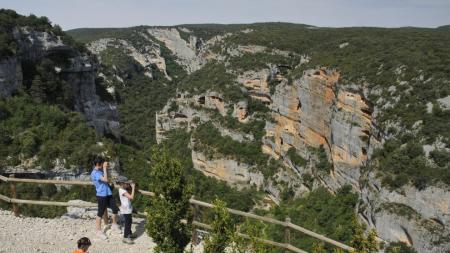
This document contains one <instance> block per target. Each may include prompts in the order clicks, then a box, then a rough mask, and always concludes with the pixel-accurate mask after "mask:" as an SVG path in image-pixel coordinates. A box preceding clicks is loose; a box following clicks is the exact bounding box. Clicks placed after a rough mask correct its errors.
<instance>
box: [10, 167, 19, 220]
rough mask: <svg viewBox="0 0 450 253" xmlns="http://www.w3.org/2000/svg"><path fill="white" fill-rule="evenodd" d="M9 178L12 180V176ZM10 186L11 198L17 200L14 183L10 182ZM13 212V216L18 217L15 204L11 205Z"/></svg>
mask: <svg viewBox="0 0 450 253" xmlns="http://www.w3.org/2000/svg"><path fill="white" fill-rule="evenodd" d="M9 177H10V178H14V174H11V175H9ZM10 186H11V198H13V199H17V189H16V182H10ZM12 205H13V212H14V216H16V217H19V214H20V213H19V205H17V204H16V203H13V204H12Z"/></svg>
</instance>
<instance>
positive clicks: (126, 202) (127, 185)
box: [117, 177, 136, 244]
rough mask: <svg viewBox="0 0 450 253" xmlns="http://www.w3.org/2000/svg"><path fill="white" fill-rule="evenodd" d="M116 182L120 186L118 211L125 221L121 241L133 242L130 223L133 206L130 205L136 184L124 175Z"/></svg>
mask: <svg viewBox="0 0 450 253" xmlns="http://www.w3.org/2000/svg"><path fill="white" fill-rule="evenodd" d="M117 184H118V185H119V186H120V188H119V196H120V213H121V214H122V216H123V218H124V221H125V222H124V223H125V226H124V227H125V228H124V231H123V240H122V241H123V242H124V243H128V244H133V243H134V242H133V240H132V239H133V238H135V236H134V235H133V234H132V233H131V224H132V222H133V218H132V213H133V207H132V206H131V200H132V199H133V198H134V192H135V188H136V185H135V184H134V183H133V181H130V180H128V179H127V178H125V177H120V178H119V179H118V180H117Z"/></svg>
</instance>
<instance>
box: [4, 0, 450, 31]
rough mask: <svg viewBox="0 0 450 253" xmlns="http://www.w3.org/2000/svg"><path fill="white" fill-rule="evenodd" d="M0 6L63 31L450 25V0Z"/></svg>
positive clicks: (135, 0) (69, 1)
mask: <svg viewBox="0 0 450 253" xmlns="http://www.w3.org/2000/svg"><path fill="white" fill-rule="evenodd" d="M0 8H7V9H13V10H15V11H17V12H18V13H20V14H24V15H29V14H30V13H33V14H35V15H37V16H47V17H48V18H49V19H50V20H51V21H52V22H53V23H54V24H59V25H60V26H61V27H62V28H63V29H64V30H68V29H74V28H81V27H129V26H137V25H178V24H199V23H222V24H232V23H254V22H292V23H302V24H309V25H315V26H328V27H349V26H377V27H402V26H417V27H437V26H441V25H448V24H450V0H308V1H307V0H220V1H219V0H0Z"/></svg>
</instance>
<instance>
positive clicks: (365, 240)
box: [350, 221, 379, 253]
mask: <svg viewBox="0 0 450 253" xmlns="http://www.w3.org/2000/svg"><path fill="white" fill-rule="evenodd" d="M354 222H357V221H354ZM376 237H377V232H376V231H375V230H374V229H371V230H370V231H369V233H368V234H367V236H366V235H365V234H364V228H363V226H361V225H360V224H356V231H355V235H354V236H353V239H352V241H351V242H350V246H352V247H353V248H355V251H356V253H375V252H378V248H379V245H378V242H377V240H376Z"/></svg>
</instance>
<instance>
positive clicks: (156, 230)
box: [145, 149, 191, 253]
mask: <svg viewBox="0 0 450 253" xmlns="http://www.w3.org/2000/svg"><path fill="white" fill-rule="evenodd" d="M152 163H153V164H152V169H151V172H150V178H151V182H150V186H149V188H150V189H152V190H153V191H154V193H155V194H156V196H158V197H155V198H152V199H151V200H150V204H149V207H148V209H147V213H148V215H147V223H146V225H145V227H146V230H147V233H148V235H149V236H150V237H152V238H153V240H154V242H155V243H156V244H157V246H156V248H155V251H156V252H165V253H181V252H183V250H184V248H185V247H186V245H187V244H188V243H189V241H190V233H191V228H190V225H189V224H183V223H181V222H180V220H181V219H186V220H188V221H190V220H191V217H190V212H189V198H190V192H191V189H190V188H191V187H190V186H189V185H188V184H187V181H186V178H185V177H184V174H183V169H182V167H181V164H180V162H179V161H177V160H174V159H171V158H170V157H169V154H168V152H167V151H166V150H164V149H160V150H158V149H154V150H153V152H152Z"/></svg>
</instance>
